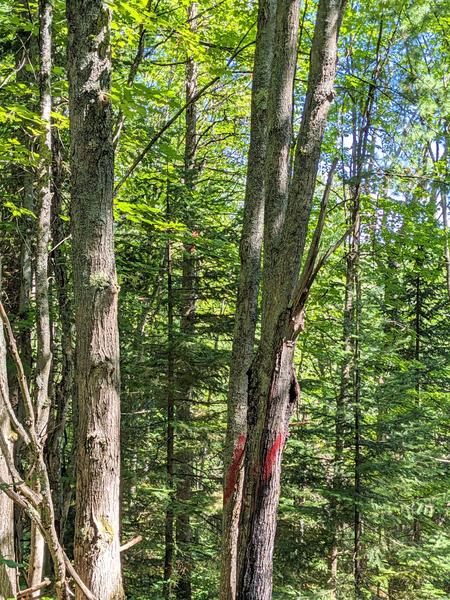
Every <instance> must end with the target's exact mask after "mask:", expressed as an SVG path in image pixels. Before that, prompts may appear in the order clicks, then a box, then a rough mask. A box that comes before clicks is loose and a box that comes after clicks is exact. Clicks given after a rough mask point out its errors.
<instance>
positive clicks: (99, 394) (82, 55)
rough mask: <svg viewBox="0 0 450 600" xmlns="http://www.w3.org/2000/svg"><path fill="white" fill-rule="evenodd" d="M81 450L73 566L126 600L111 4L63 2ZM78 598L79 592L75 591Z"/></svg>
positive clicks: (109, 598)
mask: <svg viewBox="0 0 450 600" xmlns="http://www.w3.org/2000/svg"><path fill="white" fill-rule="evenodd" d="M67 18H68V24H69V47H68V59H69V64H68V69H69V100H70V125H71V133H72V139H71V161H70V163H71V176H72V194H71V198H72V206H71V219H72V240H73V242H72V243H73V276H74V301H75V326H76V333H77V342H76V354H75V356H76V391H77V405H78V413H79V423H78V449H77V489H76V513H77V514H76V523H75V527H76V532H75V564H76V569H77V571H78V573H79V574H80V576H81V578H82V579H83V581H84V582H85V583H86V584H87V586H88V587H89V588H90V589H91V591H92V592H93V594H94V595H95V596H96V597H97V598H98V599H99V600H113V599H114V600H115V599H121V598H123V589H122V578H121V566H120V552H119V498H120V496H119V482H120V439H119V438H120V398H119V387H120V376H119V339H118V327H117V296H118V285H117V278H116V269H115V261H114V235H113V212H112V209H113V206H112V196H113V175H114V150H113V144H112V121H111V105H110V100H109V91H110V83H111V82H110V79H111V56H110V41H109V28H110V18H111V15H110V10H109V8H108V7H107V5H106V4H105V3H103V2H102V1H100V0H89V1H87V0H69V2H68V4H67ZM77 598H79V600H81V598H82V594H81V593H80V592H79V591H77Z"/></svg>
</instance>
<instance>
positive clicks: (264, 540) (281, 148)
mask: <svg viewBox="0 0 450 600" xmlns="http://www.w3.org/2000/svg"><path fill="white" fill-rule="evenodd" d="M298 8H299V7H298V3H297V2H294V1H292V0H284V1H283V2H280V3H279V5H278V9H277V22H276V32H275V50H274V58H273V64H272V77H271V90H270V95H269V104H268V107H269V126H268V141H267V147H268V154H267V159H266V174H265V175H266V180H265V181H266V190H265V224H264V269H263V280H262V282H263V286H262V287H263V313H262V323H261V325H262V328H261V340H260V344H259V347H258V351H257V353H256V356H255V358H254V361H253V363H252V366H251V368H250V374H249V392H248V418H247V424H248V437H247V446H246V455H245V474H244V478H245V479H244V493H243V505H242V510H241V518H240V524H241V527H240V532H239V543H238V548H239V551H238V553H239V555H238V590H237V598H238V600H244V599H246V600H248V599H250V598H251V599H252V600H253V599H254V600H268V599H269V598H271V595H272V556H273V547H274V541H275V530H276V515H277V508H278V500H279V494H280V475H281V455H282V450H283V447H284V444H285V441H286V437H287V429H288V423H289V418H290V416H291V414H292V410H293V408H294V406H295V403H296V400H297V397H298V384H297V381H296V377H295V372H294V369H293V365H292V361H293V356H294V350H295V339H296V337H297V335H298V333H299V331H300V329H301V328H302V320H303V304H301V303H300V301H299V300H300V298H301V294H300V292H302V289H301V287H300V283H301V282H297V280H298V274H299V270H300V264H301V258H302V255H303V250H304V247H305V241H306V233H307V226H308V221H309V215H310V211H311V203H312V197H313V194H314V189H315V181H316V175H317V169H318V164H319V159H320V151H321V144H322V137H323V132H324V129H325V124H326V120H327V115H328V110H329V107H330V104H331V101H332V99H333V97H334V92H333V84H334V78H335V72H336V58H337V37H338V33H339V27H340V23H341V19H342V14H343V8H344V2H341V1H336V0H321V1H320V2H319V7H318V12H317V19H316V25H315V32H314V39H313V43H312V49H311V65H310V72H309V77H308V89H307V94H306V103H305V107H304V111H303V117H302V123H301V127H300V132H299V137H298V140H297V147H296V155H295V161H294V173H293V178H292V182H291V183H290V185H289V162H290V161H289V148H290V141H291V119H292V96H293V78H294V73H295V64H296V53H297V29H298ZM269 150H270V152H269Z"/></svg>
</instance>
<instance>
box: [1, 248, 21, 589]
mask: <svg viewBox="0 0 450 600" xmlns="http://www.w3.org/2000/svg"><path fill="white" fill-rule="evenodd" d="M1 258H2V257H1V256H0V294H1V292H2V286H1V283H2V264H1ZM3 394H9V389H8V373H7V369H6V341H5V336H4V333H3V323H2V322H1V320H0V436H3V438H4V439H5V440H8V442H7V443H8V445H9V451H10V453H11V455H12V453H13V435H12V434H13V432H12V430H11V427H10V421H9V416H8V412H7V409H6V403H5V400H4V398H3ZM0 479H1V480H2V481H5V482H6V483H12V478H11V474H10V471H9V468H8V465H7V463H6V458H5V457H4V456H3V453H2V452H0ZM0 515H1V518H0V556H1V557H2V558H6V559H8V560H11V561H13V562H14V561H15V560H16V553H15V548H14V503H13V501H12V500H11V499H10V498H8V496H7V495H6V494H4V493H3V492H2V493H0ZM16 593H17V569H16V568H15V567H10V566H7V565H6V564H0V598H14V597H15V596H16Z"/></svg>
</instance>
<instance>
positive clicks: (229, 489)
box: [220, 0, 275, 600]
mask: <svg viewBox="0 0 450 600" xmlns="http://www.w3.org/2000/svg"><path fill="white" fill-rule="evenodd" d="M274 31H275V1H274V0H260V2H259V12H258V31H257V34H256V48H255V57H254V65H253V84H252V101H251V102H252V104H251V117H250V119H251V121H250V145H249V150H248V167H247V182H246V188H245V200H244V217H243V224H242V233H241V242H240V262H241V265H240V277H239V288H238V297H237V302H236V315H235V325H234V332H233V347H232V354H231V364H230V377H229V391H228V423H227V437H226V442H225V451H224V473H225V477H224V498H223V526H222V527H223V534H222V569H221V585H220V598H221V600H234V598H235V597H236V557H237V540H238V532H239V515H240V510H241V501H242V483H243V477H242V463H243V457H244V447H245V439H246V435H247V391H248V376H247V372H248V370H249V368H250V365H251V361H252V356H253V346H254V341H255V329H256V323H257V318H258V291H259V282H260V272H261V248H262V240H263V221H264V177H262V176H261V174H262V173H263V172H264V162H265V157H266V133H267V95H268V89H269V79H270V67H271V63H272V53H273V37H274Z"/></svg>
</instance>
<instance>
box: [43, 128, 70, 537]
mask: <svg viewBox="0 0 450 600" xmlns="http://www.w3.org/2000/svg"><path fill="white" fill-rule="evenodd" d="M52 151H53V167H52V171H53V174H52V182H53V190H52V202H53V203H52V245H53V248H54V249H53V252H52V270H53V276H54V281H55V286H54V287H55V291H56V297H57V306H58V317H59V323H60V331H61V334H60V338H59V342H60V348H61V359H60V369H59V372H58V380H57V381H56V382H55V385H54V393H53V397H52V410H51V414H50V422H49V428H48V429H49V434H48V440H47V445H46V461H47V465H48V470H49V477H50V485H51V488H52V493H53V500H54V504H55V525H56V530H57V532H58V534H59V536H60V539H61V541H63V539H64V529H65V522H66V519H67V513H68V509H69V505H70V501H71V498H72V493H73V484H72V482H71V479H72V478H71V477H70V475H72V474H73V471H74V466H75V460H74V449H75V448H74V446H75V444H74V443H72V446H71V448H70V450H71V451H72V452H69V453H68V454H69V456H68V457H67V459H66V460H67V464H66V460H64V458H65V457H63V448H62V440H63V437H64V430H65V425H66V420H67V413H68V409H69V406H70V404H71V401H72V399H73V378H74V365H73V341H72V337H73V336H72V306H71V299H70V295H69V276H68V272H67V269H68V265H67V257H66V253H65V252H64V247H63V246H64V244H63V243H64V240H65V239H66V237H67V235H66V229H65V227H64V221H63V220H62V218H61V216H62V215H61V213H62V210H63V208H62V187H63V184H64V173H63V166H62V164H63V158H62V144H61V142H60V140H59V137H58V134H57V132H54V135H53V142H52ZM74 412H76V411H75V410H74ZM63 475H65V476H66V482H64V478H63ZM67 475H69V477H67Z"/></svg>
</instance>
